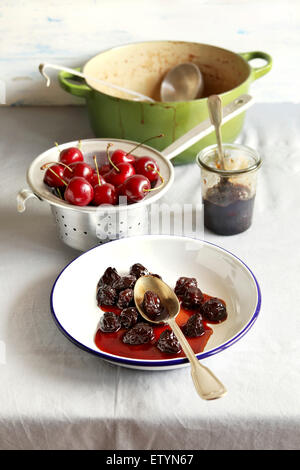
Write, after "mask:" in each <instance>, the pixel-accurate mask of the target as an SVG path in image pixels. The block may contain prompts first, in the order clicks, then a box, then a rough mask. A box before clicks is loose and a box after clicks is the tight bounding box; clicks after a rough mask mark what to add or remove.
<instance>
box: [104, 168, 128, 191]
mask: <svg viewBox="0 0 300 470" xmlns="http://www.w3.org/2000/svg"><path fill="white" fill-rule="evenodd" d="M134 174H135V170H134V168H133V166H132V165H131V164H130V163H120V164H119V165H118V166H116V167H113V168H112V169H111V170H110V172H109V173H106V175H105V179H106V181H108V183H111V184H113V185H114V186H116V187H117V186H120V184H122V183H124V181H125V180H127V178H129V177H130V176H132V175H134Z"/></svg>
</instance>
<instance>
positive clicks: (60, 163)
mask: <svg viewBox="0 0 300 470" xmlns="http://www.w3.org/2000/svg"><path fill="white" fill-rule="evenodd" d="M48 165H62V166H64V167H65V168H68V170H69V171H71V172H72V173H73V171H74V170H73V169H72V168H71V167H70V166H68V165H66V164H65V163H63V162H48V163H44V165H43V166H41V170H44V169H45V168H47V167H48Z"/></svg>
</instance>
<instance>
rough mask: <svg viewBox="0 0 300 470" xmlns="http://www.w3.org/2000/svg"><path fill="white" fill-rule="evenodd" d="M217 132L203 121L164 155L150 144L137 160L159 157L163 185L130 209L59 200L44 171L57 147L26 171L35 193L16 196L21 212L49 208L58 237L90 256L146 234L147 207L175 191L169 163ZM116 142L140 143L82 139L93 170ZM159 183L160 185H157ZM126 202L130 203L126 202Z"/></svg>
mask: <svg viewBox="0 0 300 470" xmlns="http://www.w3.org/2000/svg"><path fill="white" fill-rule="evenodd" d="M251 102H252V97H250V96H249V95H242V96H241V97H239V98H237V99H236V100H234V101H233V102H232V103H230V104H229V105H227V106H226V107H225V108H224V110H223V122H226V121H229V120H230V119H232V118H233V117H235V116H236V115H237V114H239V113H241V112H243V111H245V110H246V109H247V108H248V107H249V106H250V104H251ZM212 131H213V127H212V125H211V123H210V122H209V121H208V120H207V121H203V122H202V123H201V124H199V125H198V126H196V127H195V128H194V129H192V130H191V131H189V132H188V133H187V134H185V135H184V136H182V137H180V138H179V139H178V140H176V141H175V142H174V143H173V144H171V145H170V146H169V147H167V148H166V149H165V150H164V151H163V152H159V151H158V150H155V149H153V148H151V147H149V146H147V145H141V146H140V147H138V148H137V149H136V150H135V151H134V155H135V156H137V157H139V156H145V155H147V156H150V157H152V158H154V159H155V160H156V162H157V164H158V166H159V168H160V173H161V175H162V177H163V179H164V185H163V186H162V187H160V188H158V189H157V191H151V192H149V193H148V194H147V196H146V197H145V198H144V199H143V200H142V201H140V202H138V203H135V204H130V205H126V203H125V200H124V201H122V200H121V204H120V205H118V206H98V207H91V206H87V207H79V206H74V205H71V204H69V203H67V202H65V201H64V200H62V199H59V198H58V197H57V196H55V195H54V194H53V193H52V192H51V190H50V189H49V188H48V187H47V186H46V185H45V184H44V182H43V177H44V172H43V171H42V170H41V169H40V168H41V166H42V165H43V164H45V163H48V162H56V161H58V159H59V151H58V149H57V147H56V146H55V147H53V148H51V149H49V150H47V151H46V152H44V153H42V154H41V155H40V156H38V157H37V158H36V159H35V160H34V161H33V162H32V164H31V165H30V167H29V169H28V172H27V182H28V185H29V187H30V189H22V190H21V191H20V192H19V194H18V196H17V204H18V211H19V212H23V211H24V210H25V204H26V201H27V200H28V199H29V198H32V197H34V198H38V199H39V200H40V201H46V202H48V203H49V204H50V207H51V211H52V214H53V217H54V219H55V222H56V226H57V232H58V237H59V238H60V239H61V240H62V241H63V242H64V243H65V244H66V245H68V246H70V247H72V248H75V249H77V250H80V251H86V250H88V249H90V248H92V247H94V246H96V245H98V244H102V243H106V242H108V241H111V240H115V239H116V238H124V237H128V236H136V235H143V234H145V233H147V230H148V207H149V205H150V204H153V203H155V202H157V201H158V200H159V199H160V198H161V197H162V196H163V195H164V194H165V193H166V192H167V191H168V189H169V188H170V187H171V185H172V183H173V180H174V169H173V165H172V164H171V162H170V160H171V159H172V158H173V157H175V156H176V155H178V154H179V153H181V152H182V151H183V150H185V149H186V148H188V147H190V146H191V145H193V144H194V143H195V142H197V141H198V140H200V139H201V138H202V137H204V136H205V135H208V134H209V133H211V132H212ZM108 143H112V144H113V147H112V150H115V149H117V148H122V149H123V150H125V151H130V150H132V148H133V147H134V146H135V145H136V144H137V143H136V142H133V141H129V140H122V139H86V140H82V144H81V145H82V148H81V150H82V152H83V155H84V159H85V161H86V162H87V163H90V164H92V165H93V156H94V155H96V157H97V162H98V165H99V166H101V165H102V164H104V163H107V156H106V148H107V144H108ZM77 144H78V141H75V142H68V143H66V144H63V145H60V146H59V147H60V150H63V149H64V148H68V147H73V146H77ZM159 185H160V182H158V183H157V186H159ZM124 199H125V198H124Z"/></svg>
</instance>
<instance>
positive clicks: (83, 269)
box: [51, 235, 261, 370]
mask: <svg viewBox="0 0 300 470" xmlns="http://www.w3.org/2000/svg"><path fill="white" fill-rule="evenodd" d="M135 263H141V264H143V265H144V266H146V267H147V268H148V269H149V271H151V272H153V273H157V274H160V275H161V276H162V278H163V280H164V281H165V282H166V283H168V284H169V285H170V286H172V287H175V284H176V281H177V279H178V278H179V277H181V276H186V277H195V278H196V279H197V281H198V286H199V287H200V289H201V290H202V291H203V292H205V293H207V294H209V295H212V296H215V297H219V298H221V299H223V300H225V302H226V305H227V311H228V318H227V319H226V321H224V322H223V323H220V324H217V325H210V327H212V329H213V334H212V335H211V337H210V338H209V340H208V342H207V344H206V347H205V349H204V351H203V352H202V353H200V354H198V355H197V356H198V358H199V359H201V358H205V357H208V356H211V355H212V354H216V353H220V352H222V351H223V350H224V349H226V348H228V347H229V346H231V345H232V344H234V343H235V342H236V341H238V340H239V339H240V338H242V337H243V335H244V334H245V333H247V332H248V330H249V328H250V327H251V326H252V325H253V323H254V322H255V320H256V318H257V316H258V314H259V311H260V305H261V294H260V288H259V285H258V282H257V280H256V278H255V276H254V274H253V273H252V271H251V270H250V268H249V267H248V266H247V265H246V264H245V263H244V262H243V261H241V260H240V259H239V258H237V257H236V256H235V255H233V254H232V253H229V252H228V251H226V250H224V249H223V248H221V247H219V246H216V245H213V244H211V243H209V242H206V241H201V240H196V239H192V238H187V237H176V236H168V235H145V236H140V237H131V238H124V239H121V240H116V241H113V242H110V243H106V244H104V245H101V246H97V247H96V248H93V249H91V250H90V251H88V252H86V253H84V254H83V255H81V256H79V257H78V258H76V259H75V260H74V261H72V262H71V263H70V264H69V265H68V266H66V267H65V268H64V269H63V271H62V272H61V273H60V274H59V276H58V278H57V279H56V281H55V283H54V285H53V288H52V292H51V311H52V314H53V317H54V320H55V322H56V324H57V325H58V327H59V329H60V330H61V331H62V332H63V333H64V334H65V336H66V337H67V338H68V339H69V340H70V341H72V342H73V343H74V344H75V345H77V346H78V347H80V348H82V349H84V350H85V351H87V352H89V353H92V354H95V355H97V356H99V358H102V359H104V360H107V361H109V362H112V363H115V364H118V365H121V366H124V367H131V368H136V369H147V370H161V369H174V368H177V367H184V366H187V365H189V363H188V360H187V359H186V358H182V357H180V358H170V359H164V360H144V359H143V360H142V359H138V358H134V359H133V358H129V357H128V358H127V357H121V356H117V355H114V354H109V353H107V352H104V351H101V350H99V349H98V347H97V346H96V344H95V342H94V337H95V333H96V331H97V327H98V323H99V318H100V316H101V312H100V310H99V308H98V306H97V303H96V285H97V283H98V280H99V278H100V277H101V276H102V274H103V272H104V271H105V269H106V268H107V267H108V266H112V267H115V268H116V269H117V271H118V272H119V273H120V274H124V275H125V274H127V273H128V271H129V268H130V266H132V265H133V264H135Z"/></svg>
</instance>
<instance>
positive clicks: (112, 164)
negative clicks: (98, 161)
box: [106, 144, 120, 172]
mask: <svg viewBox="0 0 300 470" xmlns="http://www.w3.org/2000/svg"><path fill="white" fill-rule="evenodd" d="M112 145H114V144H107V147H106V155H107V158H108V161H109V163H110V164H111V166H112V167H113V168H114V169H115V170H116V171H118V172H120V170H119V168H118V167H117V166H116V165H115V164H114V163H113V162H112V161H111V158H110V155H109V151H108V149H109V147H111V146H112Z"/></svg>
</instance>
